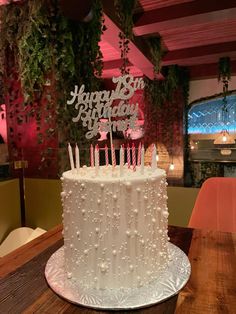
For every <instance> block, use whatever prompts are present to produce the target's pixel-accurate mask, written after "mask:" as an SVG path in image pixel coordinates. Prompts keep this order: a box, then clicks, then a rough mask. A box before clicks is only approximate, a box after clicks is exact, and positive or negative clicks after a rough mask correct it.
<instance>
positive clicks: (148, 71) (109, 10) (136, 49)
mask: <svg viewBox="0 0 236 314" xmlns="http://www.w3.org/2000/svg"><path fill="white" fill-rule="evenodd" d="M102 5H103V11H104V17H105V22H104V23H105V25H106V27H107V29H106V31H104V33H103V35H102V38H101V39H102V40H105V41H107V42H108V43H109V44H110V45H111V46H112V47H113V48H115V49H116V50H117V51H120V47H119V32H120V30H121V29H122V27H121V25H120V22H119V20H118V18H117V15H116V14H115V12H116V9H115V7H114V2H113V1H111V0H102ZM129 48H130V50H129V53H128V59H129V61H130V63H132V64H133V65H134V66H135V67H136V68H138V69H140V71H141V72H142V73H143V75H145V76H147V77H148V78H149V79H154V72H153V67H154V66H153V63H152V61H151V55H150V49H149V46H148V44H147V43H146V41H145V40H143V39H142V38H138V37H134V38H133V39H132V40H131V41H130V44H129ZM157 78H158V79H163V78H164V77H163V75H162V74H159V75H157Z"/></svg>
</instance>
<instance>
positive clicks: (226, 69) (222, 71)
mask: <svg viewBox="0 0 236 314" xmlns="http://www.w3.org/2000/svg"><path fill="white" fill-rule="evenodd" d="M218 72H219V73H218V80H219V81H221V82H222V84H223V107H222V111H223V116H224V119H225V114H226V113H227V112H228V110H227V95H228V89H229V80H230V78H231V63H230V58H229V57H223V58H220V59H219V62H218Z"/></svg>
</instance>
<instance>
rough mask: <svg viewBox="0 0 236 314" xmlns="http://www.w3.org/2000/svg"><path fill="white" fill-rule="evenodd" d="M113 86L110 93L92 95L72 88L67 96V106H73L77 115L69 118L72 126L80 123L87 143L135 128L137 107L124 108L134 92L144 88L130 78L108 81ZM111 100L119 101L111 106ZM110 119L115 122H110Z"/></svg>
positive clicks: (142, 82) (97, 92) (82, 87)
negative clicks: (108, 133)
mask: <svg viewBox="0 0 236 314" xmlns="http://www.w3.org/2000/svg"><path fill="white" fill-rule="evenodd" d="M112 81H113V83H115V84H116V88H115V89H114V90H102V91H95V92H87V93H86V92H84V89H85V86H84V84H83V85H81V87H80V89H79V88H78V86H77V85H75V89H74V91H71V92H70V95H71V99H70V100H68V101H67V104H68V105H73V104H74V107H75V109H76V110H78V114H77V116H76V117H73V118H72V121H73V122H78V121H79V120H81V121H82V124H83V126H84V127H87V129H88V132H87V133H86V134H85V136H86V138H87V139H91V138H93V137H94V136H96V135H97V134H98V133H99V132H111V131H125V130H126V129H127V128H130V129H135V128H136V119H137V116H138V103H136V104H128V103H127V100H128V99H130V98H131V97H132V96H133V94H134V92H135V91H136V90H137V89H143V88H144V81H143V79H142V78H134V77H133V76H131V75H125V76H119V77H113V78H112ZM114 100H119V102H118V104H117V105H112V104H113V101H114ZM111 118H117V119H116V120H113V121H112V120H111Z"/></svg>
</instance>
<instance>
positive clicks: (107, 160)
mask: <svg viewBox="0 0 236 314" xmlns="http://www.w3.org/2000/svg"><path fill="white" fill-rule="evenodd" d="M105 159H106V166H108V165H109V157H108V147H107V145H105Z"/></svg>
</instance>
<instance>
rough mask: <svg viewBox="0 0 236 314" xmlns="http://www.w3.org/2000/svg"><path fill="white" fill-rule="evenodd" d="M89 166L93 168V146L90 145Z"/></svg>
mask: <svg viewBox="0 0 236 314" xmlns="http://www.w3.org/2000/svg"><path fill="white" fill-rule="evenodd" d="M90 166H91V167H94V149H93V145H92V144H91V145H90Z"/></svg>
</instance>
